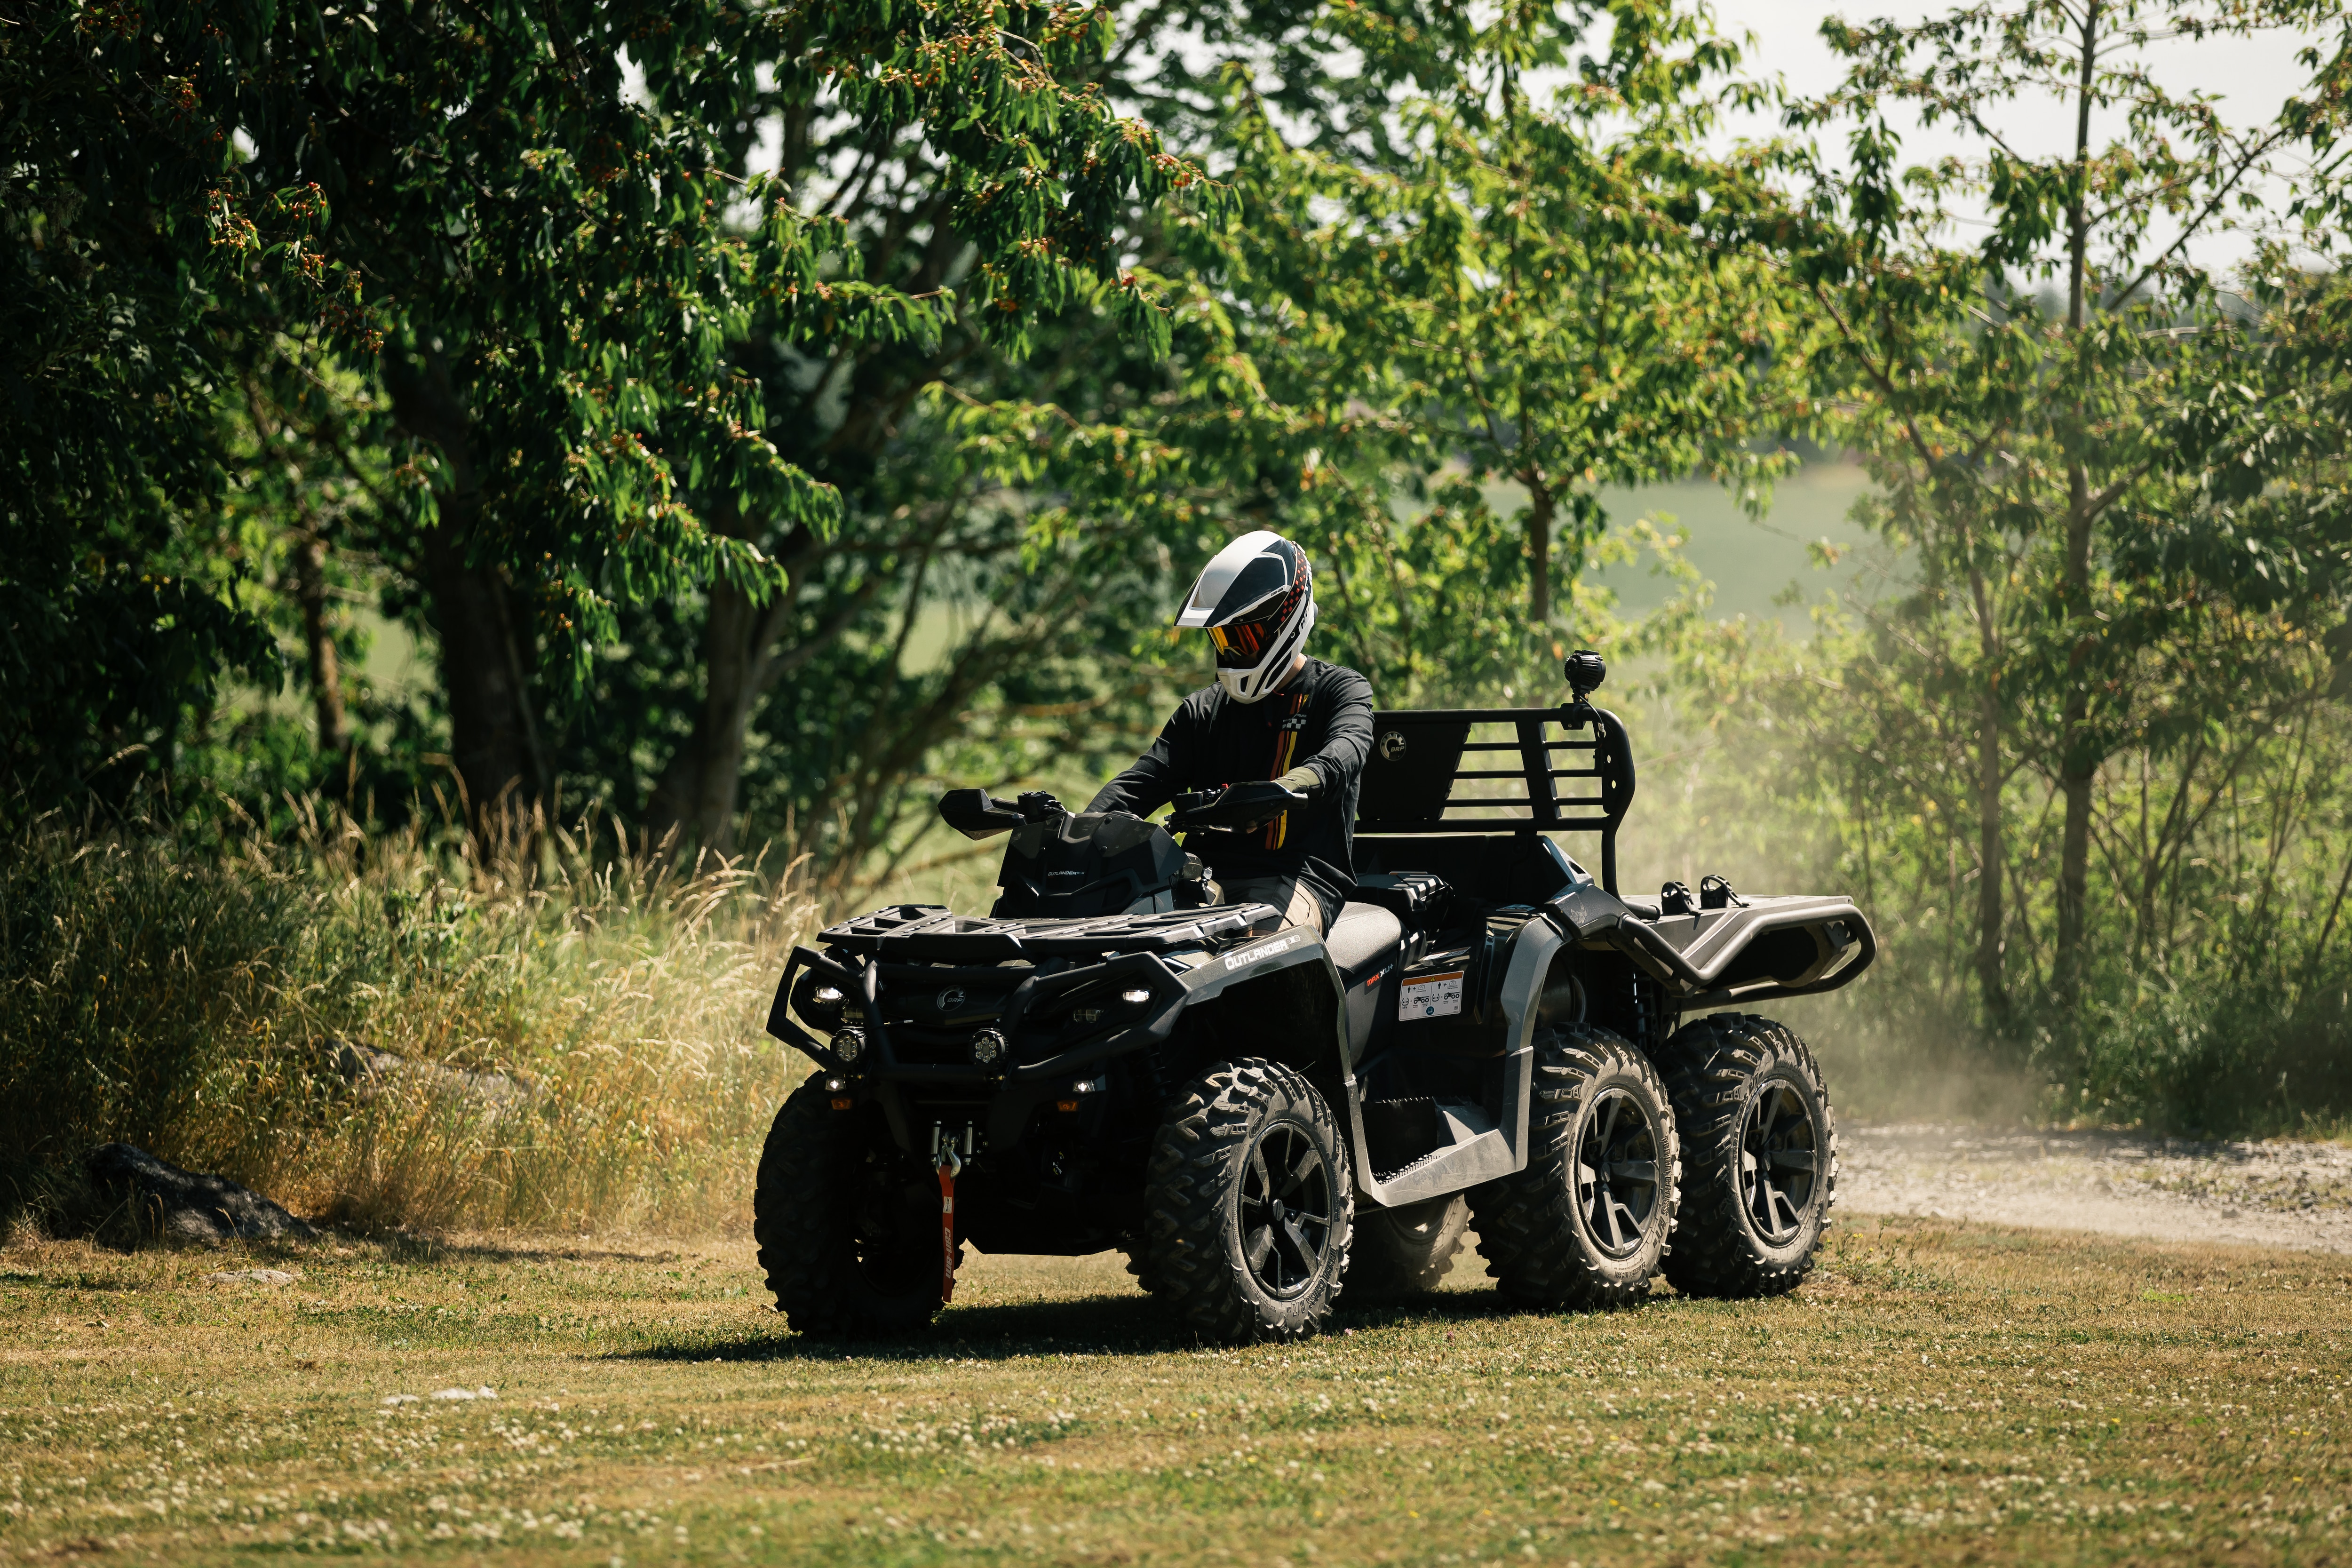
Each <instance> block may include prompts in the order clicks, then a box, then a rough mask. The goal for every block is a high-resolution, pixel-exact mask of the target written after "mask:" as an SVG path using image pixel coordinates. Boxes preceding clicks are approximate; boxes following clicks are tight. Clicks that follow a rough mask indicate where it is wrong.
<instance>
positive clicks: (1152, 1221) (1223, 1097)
mask: <svg viewBox="0 0 2352 1568" xmlns="http://www.w3.org/2000/svg"><path fill="white" fill-rule="evenodd" d="M1354 1201H1355V1194H1354V1190H1353V1188H1352V1187H1351V1186H1350V1185H1349V1180H1348V1166H1347V1161H1346V1158H1345V1156H1344V1154H1343V1152H1342V1144H1341V1142H1340V1137H1339V1121H1338V1119H1337V1118H1335V1117H1334V1116H1333V1115H1332V1114H1331V1108H1330V1107H1329V1106H1328V1104H1326V1103H1325V1102H1324V1100H1323V1097H1322V1095H1320V1094H1318V1092H1316V1089H1315V1086H1314V1085H1313V1084H1311V1083H1309V1082H1307V1079H1304V1078H1302V1077H1300V1076H1299V1075H1298V1074H1297V1073H1296V1072H1294V1071H1292V1070H1291V1069H1290V1068H1286V1067H1284V1066H1282V1065H1281V1064H1279V1063H1277V1062H1271V1061H1265V1060H1262V1059H1259V1058H1244V1059H1243V1060H1240V1061H1236V1062H1229V1063H1225V1064H1223V1065H1221V1066H1218V1067H1215V1068H1211V1069H1210V1070H1209V1071H1207V1072H1205V1073H1202V1075H1201V1076H1200V1077H1199V1078H1196V1079H1193V1080H1192V1083H1190V1084H1189V1085H1187V1086H1186V1087H1185V1089H1183V1090H1182V1092H1181V1093H1180V1094H1179V1095H1178V1096H1177V1099H1176V1102H1175V1104H1174V1106H1173V1107H1172V1108H1171V1110H1170V1112H1169V1116H1168V1119H1167V1120H1166V1121H1164V1122H1162V1123H1161V1124H1160V1131H1159V1132H1158V1134H1157V1135H1156V1136H1155V1137H1154V1138H1153V1140H1152V1144H1151V1159H1150V1166H1149V1167H1148V1173H1147V1176H1146V1184H1145V1191H1144V1209H1145V1221H1144V1225H1145V1230H1144V1251H1143V1256H1142V1258H1141V1259H1140V1260H1139V1261H1140V1263H1141V1265H1142V1267H1141V1268H1139V1270H1138V1273H1139V1276H1140V1278H1142V1279H1145V1280H1148V1281H1149V1282H1150V1289H1151V1291H1152V1293H1153V1295H1155V1296H1156V1297H1157V1298H1158V1299H1159V1300H1160V1301H1162V1302H1163V1303H1165V1304H1166V1305H1167V1306H1168V1307H1169V1309H1170V1310H1172V1311H1173V1312H1174V1313H1175V1314H1176V1317H1177V1320H1178V1321H1180V1322H1181V1323H1182V1324H1183V1325H1184V1327H1186V1328H1187V1329H1189V1330H1191V1331H1192V1332H1193V1333H1194V1334H1196V1335H1198V1336H1200V1337H1201V1338H1202V1339H1206V1340H1215V1341H1223V1342H1229V1343H1239V1342H1246V1341H1250V1340H1289V1339H1298V1338H1302V1337H1304V1336H1306V1335H1307V1334H1311V1333H1315V1332H1317V1331H1319V1330H1320V1329H1321V1328H1322V1327H1323V1325H1324V1324H1325V1323H1326V1322H1327V1321H1328V1320H1329V1319H1330V1316H1331V1307H1332V1303H1333V1302H1334V1301H1335V1300H1337V1299H1338V1298H1339V1281H1340V1277H1341V1276H1342V1275H1343V1274H1344V1273H1345V1272H1346V1270H1347V1267H1348V1238H1349V1231H1350V1224H1351V1220H1352V1217H1353V1211H1354Z"/></svg>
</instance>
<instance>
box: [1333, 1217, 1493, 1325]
mask: <svg viewBox="0 0 2352 1568" xmlns="http://www.w3.org/2000/svg"><path fill="white" fill-rule="evenodd" d="M1469 1230H1470V1204H1469V1201H1468V1200H1467V1199H1466V1198H1465V1197H1464V1196H1463V1195H1462V1194H1460V1193H1453V1194H1448V1195H1446V1196H1444V1197H1442V1198H1431V1199H1430V1200H1429V1201H1428V1202H1426V1203H1419V1204H1407V1205H1404V1206H1403V1207H1402V1208H1392V1209H1383V1208H1368V1209H1364V1210H1362V1211H1361V1212H1360V1213H1359V1214H1358V1215H1356V1228H1355V1234H1354V1235H1353V1236H1351V1237H1349V1241H1348V1289H1350V1290H1352V1291H1354V1292H1355V1294H1356V1297H1357V1299H1359V1300H1362V1299H1365V1298H1371V1299H1375V1300H1377V1299H1380V1298H1382V1297H1389V1296H1410V1295H1412V1294H1414V1293H1416V1292H1418V1291H1423V1290H1434V1289H1437V1286H1438V1282H1439V1281H1440V1280H1442V1279H1444V1278H1445V1276H1446V1275H1447V1274H1448V1273H1449V1272H1451V1271H1452V1269H1453V1268H1454V1255H1455V1254H1457V1253H1459V1252H1460V1251H1461V1250H1462V1242H1463V1239H1464V1237H1466V1236H1467V1235H1468V1234H1469Z"/></svg>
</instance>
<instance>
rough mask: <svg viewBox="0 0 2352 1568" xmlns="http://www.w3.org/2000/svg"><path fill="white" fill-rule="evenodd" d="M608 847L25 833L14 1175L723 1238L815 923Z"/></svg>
mask: <svg viewBox="0 0 2352 1568" xmlns="http://www.w3.org/2000/svg"><path fill="white" fill-rule="evenodd" d="M142 826H156V827H160V826H161V825H152V824H150V825H142ZM612 832H613V829H612V827H611V825H610V824H609V823H608V822H604V821H598V820H595V819H589V820H585V821H583V822H581V823H580V824H578V825H577V826H576V827H575V828H574V829H573V831H572V832H571V833H562V832H556V833H551V834H550V835H549V837H548V843H549V854H548V855H547V856H546V858H543V859H542V860H541V861H539V862H538V863H533V862H532V861H530V860H529V859H517V858H511V857H509V858H504V859H501V860H497V861H491V862H488V863H484V862H480V861H478V860H475V859H473V858H472V857H473V855H474V849H473V846H472V844H471V842H470V841H469V840H468V839H467V837H466V836H465V835H464V834H463V833H462V832H448V831H442V832H436V833H429V834H428V833H426V832H425V831H423V830H422V829H421V828H412V829H410V830H408V831H406V832H404V833H393V834H376V835H370V834H366V833H364V832H362V831H361V830H360V829H359V828H358V827H357V826H355V825H353V824H352V823H351V822H350V821H349V820H348V819H341V818H337V817H335V816H327V817H324V818H320V819H314V820H312V821H311V822H310V824H309V825H308V829H307V831H306V832H305V833H304V834H303V835H302V837H300V838H299V840H297V841H295V842H293V843H291V844H285V843H279V842H276V841H273V840H271V839H270V838H268V837H263V836H260V835H257V834H250V835H238V836H236V837H232V838H231V839H230V840H229V841H228V842H227V843H226V844H220V843H207V842H205V841H203V840H202V839H198V838H193V837H187V836H185V835H183V834H175V833H173V831H171V830H170V829H168V828H167V827H166V828H163V829H162V830H161V831H153V832H146V833H134V834H118V833H112V832H101V831H94V830H90V829H86V828H85V829H76V828H72V827H68V826H58V825H57V824H55V823H54V822H53V823H51V824H50V825H48V826H43V827H40V828H37V829H33V830H30V831H28V832H26V833H25V834H23V835H21V836H20V837H17V838H16V839H15V840H14V841H13V842H12V843H11V844H10V845H9V846H8V848H7V853H6V854H5V856H0V1108H5V1109H0V1149H5V1150H6V1151H8V1152H9V1157H10V1158H11V1159H12V1160H23V1161H31V1162H47V1163H68V1162H70V1161H71V1160H73V1159H74V1158H77V1157H78V1156H79V1153H80V1152H82V1151H84V1150H85V1149H87V1148H88V1147H89V1145H91V1144H92V1143H96V1142H104V1141H107V1140H111V1139H123V1140H127V1141H129V1142H135V1143H138V1144H140V1145H141V1146H142V1147H145V1148H148V1149H151V1150H152V1151H153V1152H156V1153H158V1154H161V1155H163V1157H164V1158H166V1159H169V1160H172V1161H174V1162H177V1163H184V1164H185V1165H188V1166H190V1167H192V1168H194V1169H200V1170H207V1171H220V1172H224V1173H227V1174H229V1175H231V1176H233V1177H235V1178H236V1179H238V1180H241V1181H245V1182H248V1183H251V1184H256V1185H257V1186H260V1187H262V1188H263V1189H264V1190H267V1191H269V1192H270V1193H272V1194H273V1195H275V1196H277V1197H278V1198H280V1199H281V1200H283V1201H285V1202H287V1203H289V1204H291V1205H294V1206H295V1207H296V1208H297V1209H298V1210H300V1211H302V1212H305V1213H311V1214H322V1215H331V1216H334V1217H337V1218H339V1219H341V1220H343V1221H346V1222H348V1223H352V1224H354V1225H358V1226H396V1225H404V1224H405V1225H430V1226H453V1225H524V1226H562V1225H572V1224H585V1223H590V1222H591V1221H592V1220H593V1221H598V1222H602V1223H608V1224H609V1223H613V1222H615V1221H617V1220H622V1219H625V1218H626V1217H630V1216H635V1217H638V1218H646V1219H655V1218H662V1219H668V1220H672V1221H686V1222H692V1221H695V1220H698V1219H700V1218H702V1217H704V1216H706V1215H708V1214H709V1213H710V1212H711V1205H714V1204H715V1205H725V1204H727V1203H729V1202H730V1201H731V1200H730V1198H729V1197H728V1196H727V1195H726V1194H727V1193H728V1191H729V1189H728V1187H727V1184H726V1183H725V1182H724V1181H717V1182H714V1180H713V1177H714V1176H715V1175H716V1174H717V1173H723V1172H730V1171H732V1170H734V1169H736V1168H737V1166H738V1165H739V1164H740V1162H742V1161H744V1160H748V1159H750V1158H751V1157H752V1152H753V1150H754V1149H755V1148H756V1144H757V1140H758V1138H759V1136H760V1135H761V1134H762V1133H763V1132H764V1131H765V1128H766V1121H767V1110H766V1107H767V1106H769V1105H770V1104H772V1102H773V1101H774V1100H776V1099H777V1098H779V1097H780V1096H781V1095H782V1091H783V1088H784V1084H785V1079H786V1078H787V1077H788V1076H789V1075H790V1064H791V1061H792V1059H793V1058H790V1057H789V1055H788V1054H787V1053H784V1052H782V1051H780V1050H779V1049H778V1048H777V1047H775V1045H774V1043H773V1042H772V1041H770V1040H768V1039H767V1038H766V1037H765V1036H764V1035H763V1034H762V1033H761V1023H762V1022H763V1021H764V1020H765V1017H766V1000H765V999H766V996H767V994H768V992H769V991H770V989H771V988H772V985H773V984H774V975H775V972H776V971H777V969H779V968H780V967H781V965H782V952H783V951H784V949H785V948H786V947H787V946H789V944H790V942H792V941H793V939H794V938H796V937H797V936H798V935H800V934H801V932H802V931H803V929H804V923H805V921H806V919H807V917H808V914H809V913H810V910H809V908H808V906H807V905H805V904H804V903H803V902H802V901H801V900H800V899H799V898H798V897H797V895H796V894H795V893H794V891H793V888H792V886H791V884H790V883H789V881H788V880H786V879H779V878H770V877H767V876H763V875H761V874H759V873H757V872H756V870H755V869H754V868H748V867H743V866H733V865H729V866H717V867H713V868H708V869H706V870H705V871H703V872H702V873H700V874H697V875H687V874H684V873H682V872H680V871H679V870H677V868H672V867H670V866H668V865H667V864H665V863H660V862H649V861H646V860H643V859H634V858H629V857H628V856H626V855H625V853H624V854H618V855H616V854H615V853H614V844H613V843H611V842H609V841H607V842H604V843H599V839H600V838H601V839H607V840H609V837H610V835H611V834H612ZM375 1053H383V1057H382V1058H378V1057H376V1056H375ZM385 1058H389V1059H388V1060H387V1059H385ZM371 1059H373V1063H374V1066H373V1070H372V1071H370V1072H366V1073H362V1072H361V1071H359V1070H358V1069H359V1068H360V1067H361V1066H362V1063H363V1062H366V1061H369V1060H371ZM467 1074H476V1075H479V1074H498V1075H502V1076H501V1077H500V1078H499V1079H494V1080H487V1083H488V1087H487V1088H484V1087H482V1086H483V1085H484V1084H485V1082H486V1080H484V1079H480V1078H478V1077H476V1078H468V1077H467V1076H465V1075H467ZM517 1083H520V1085H522V1086H524V1090H523V1092H520V1093H518V1092H517V1091H516V1089H515V1088H514V1085H515V1084H517Z"/></svg>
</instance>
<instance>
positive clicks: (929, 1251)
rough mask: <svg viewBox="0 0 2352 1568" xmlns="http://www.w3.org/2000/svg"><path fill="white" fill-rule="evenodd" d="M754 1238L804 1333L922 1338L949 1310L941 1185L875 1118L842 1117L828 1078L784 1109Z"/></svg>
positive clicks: (763, 1168) (771, 1138)
mask: <svg viewBox="0 0 2352 1568" xmlns="http://www.w3.org/2000/svg"><path fill="white" fill-rule="evenodd" d="M751 1234H752V1235H753V1236H754V1237H757V1238H758V1240H759V1243H760V1267H761V1269H763V1270H764V1271H765V1272H766V1274H767V1278H768V1289H770V1290H772V1291H773V1292H775V1297H776V1310H778V1311H780V1312H782V1313H783V1314H784V1317H785V1320H786V1321H788V1322H790V1323H791V1325H792V1326H793V1329H795V1330H797V1331H799V1332H801V1333H804V1334H818V1335H831V1336H842V1337H850V1336H858V1335H873V1334H906V1333H913V1332H915V1331H918V1330H921V1329H926V1328H929V1326H930V1322H931V1318H932V1316H933V1315H934V1314H935V1313H937V1312H938V1311H939V1310H940V1193H939V1187H938V1186H937V1185H936V1184H935V1181H934V1179H933V1178H932V1177H931V1176H930V1174H929V1173H928V1172H927V1171H925V1170H924V1169H923V1168H922V1166H921V1165H920V1164H919V1163H917V1162H915V1161H913V1160H911V1159H909V1158H908V1156H907V1155H906V1154H905V1153H903V1152H901V1151H900V1150H899V1149H898V1147H897V1146H896V1145H894V1144H892V1143H891V1142H890V1141H889V1140H888V1139H887V1137H885V1136H881V1135H880V1133H879V1129H877V1128H875V1127H874V1126H873V1125H872V1123H871V1121H870V1120H869V1113H867V1112H857V1111H836V1110H834V1109H833V1106H832V1100H831V1096H830V1095H828V1094H827V1092H826V1091H825V1087H824V1078H823V1075H819V1076H817V1077H815V1078H812V1079H809V1080H808V1081H807V1082H806V1083H804V1084H803V1085H801V1087H800V1088H798V1089H794V1090H793V1094H792V1097H791V1098H790V1099H788V1100H785V1101H784V1105H783V1109H782V1110H779V1111H777V1112H776V1121H775V1125H774V1127H772V1129H770V1131H769V1132H768V1144H767V1147H766V1149H765V1150H763V1151H762V1152H761V1155H760V1175H759V1182H758V1185H757V1186H755V1187H754V1188H753V1190H752V1194H751ZM960 1250H961V1249H959V1251H960Z"/></svg>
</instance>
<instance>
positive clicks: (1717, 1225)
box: [1659, 1013, 1837, 1297]
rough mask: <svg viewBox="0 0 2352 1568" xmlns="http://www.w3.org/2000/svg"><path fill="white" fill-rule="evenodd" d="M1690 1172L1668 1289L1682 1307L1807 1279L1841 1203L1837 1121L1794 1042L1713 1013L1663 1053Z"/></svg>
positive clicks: (1773, 1027)
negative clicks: (1681, 1299)
mask: <svg viewBox="0 0 2352 1568" xmlns="http://www.w3.org/2000/svg"><path fill="white" fill-rule="evenodd" d="M1659 1057H1660V1063H1661V1065H1662V1066H1663V1067H1664V1068H1665V1075H1666V1088H1667V1091H1668V1093H1670V1094H1671V1095H1672V1096H1673V1097H1674V1102H1675V1121H1677V1122H1679V1123H1680V1124H1681V1127H1682V1130H1683V1148H1684V1151H1685V1157H1686V1158H1687V1160H1688V1165H1687V1168H1686V1173H1685V1176H1684V1178H1683V1228H1682V1234H1681V1236H1680V1237H1679V1238H1678V1239H1679V1244H1678V1245H1677V1246H1676V1247H1675V1255H1674V1257H1673V1258H1669V1259H1668V1260H1667V1262H1666V1278H1667V1279H1670V1280H1672V1281H1674V1286H1675V1289H1677V1290H1680V1291H1681V1292H1683V1294H1685V1295H1686V1296H1731V1297H1742V1296H1779V1295H1783V1294H1785V1293H1787V1292H1788V1291H1790V1290H1793V1289H1796V1288H1797V1286H1798V1285H1799V1283H1800V1282H1801V1281H1802V1280H1803V1279H1804V1278H1805V1276H1806V1275H1807V1274H1808V1273H1810V1272H1811V1270H1812V1267H1813V1261H1814V1258H1815V1255H1816V1254H1817V1253H1818V1252H1819V1250H1820V1248H1821V1242H1822V1232H1824V1231H1826V1230H1827V1229H1828V1228H1829V1225H1830V1205H1832V1203H1834V1202H1835V1201H1836V1199H1837V1119H1836V1117H1835V1116H1834V1115H1832V1112H1831V1110H1830V1100H1829V1094H1828V1091H1827V1090H1825V1089H1823V1088H1822V1070H1821V1068H1819V1067H1818V1066H1816V1065H1815V1064H1814V1061H1813V1056H1812V1053H1811V1051H1809V1050H1807V1049H1806V1048H1805V1042H1804V1041H1802V1040H1801V1039H1799V1038H1798V1037H1797V1036H1796V1033H1795V1031H1793V1030H1791V1029H1790V1028H1788V1027H1787V1026H1783V1025H1780V1024H1776V1023H1774V1022H1772V1021H1771V1020H1770V1019H1769V1018H1758V1017H1752V1016H1747V1015H1744V1014H1739V1013H1717V1014H1714V1015H1712V1016H1708V1017H1705V1018H1700V1019H1698V1020H1696V1022H1693V1023H1689V1024H1685V1025H1684V1026H1682V1027H1681V1028H1679V1029H1677V1030H1675V1033H1674V1036H1673V1037H1672V1038H1670V1039H1668V1040H1667V1041H1666V1044H1665V1048H1664V1050H1663V1051H1661V1052H1660V1053H1659Z"/></svg>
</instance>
